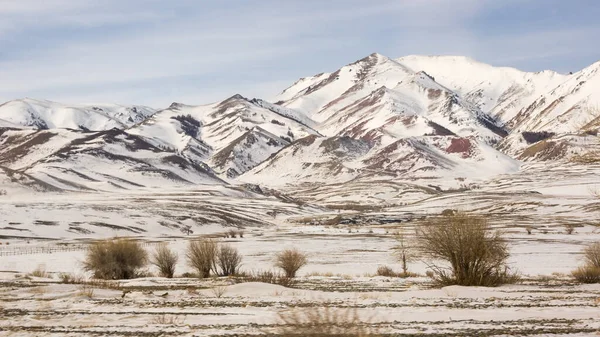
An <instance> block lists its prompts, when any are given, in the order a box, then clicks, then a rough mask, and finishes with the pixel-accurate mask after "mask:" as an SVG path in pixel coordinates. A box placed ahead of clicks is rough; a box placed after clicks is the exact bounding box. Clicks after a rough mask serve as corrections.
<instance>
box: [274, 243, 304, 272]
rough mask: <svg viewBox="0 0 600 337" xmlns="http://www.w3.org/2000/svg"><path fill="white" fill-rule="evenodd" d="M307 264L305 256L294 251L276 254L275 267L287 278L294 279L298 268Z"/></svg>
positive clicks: (289, 250) (288, 250) (287, 250)
mask: <svg viewBox="0 0 600 337" xmlns="http://www.w3.org/2000/svg"><path fill="white" fill-rule="evenodd" d="M307 263H308V259H307V258H306V254H304V253H302V252H300V251H299V250H296V249H286V250H284V251H282V252H280V253H278V254H277V256H276V260H275V266H276V267H278V268H281V269H282V270H283V271H284V273H285V275H286V276H287V277H290V278H291V277H296V273H297V272H298V270H299V269H300V268H302V267H303V266H305V265H306V264H307Z"/></svg>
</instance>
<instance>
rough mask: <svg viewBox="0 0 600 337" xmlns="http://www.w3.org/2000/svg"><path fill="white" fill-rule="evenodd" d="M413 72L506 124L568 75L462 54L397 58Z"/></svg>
mask: <svg viewBox="0 0 600 337" xmlns="http://www.w3.org/2000/svg"><path fill="white" fill-rule="evenodd" d="M396 61H397V62H399V63H401V64H403V65H405V66H406V67H408V68H410V69H412V70H413V71H425V72H427V73H428V74H430V75H431V76H433V78H435V80H436V81H437V82H438V83H440V84H442V85H444V86H446V87H448V88H451V89H452V90H454V91H456V92H457V93H459V94H460V95H461V96H462V97H463V98H464V99H466V100H467V101H469V102H471V103H473V104H475V105H476V106H477V107H479V108H480V109H481V110H482V111H484V112H486V113H488V114H489V115H491V116H492V117H494V118H496V119H498V120H500V121H502V122H504V123H506V126H507V127H508V128H512V127H513V126H514V125H513V123H512V122H511V120H512V119H513V118H514V116H515V115H516V114H517V113H518V111H519V110H520V109H521V108H523V107H526V106H528V105H529V104H531V102H533V100H535V99H537V98H538V97H539V96H540V95H543V94H545V93H547V92H549V91H550V90H552V89H554V88H555V87H556V86H558V85H559V84H561V83H563V82H564V81H566V80H567V79H569V78H570V76H569V75H562V74H559V73H556V72H553V71H542V72H537V73H530V72H523V71H520V70H517V69H514V68H508V67H494V66H491V65H488V64H485V63H481V62H477V61H475V60H473V59H470V58H468V57H464V56H419V55H410V56H405V57H401V58H398V59H396Z"/></svg>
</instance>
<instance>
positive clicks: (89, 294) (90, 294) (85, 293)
mask: <svg viewBox="0 0 600 337" xmlns="http://www.w3.org/2000/svg"><path fill="white" fill-rule="evenodd" d="M78 295H79V296H81V297H85V298H94V287H93V286H92V285H90V284H82V285H81V286H79V293H78Z"/></svg>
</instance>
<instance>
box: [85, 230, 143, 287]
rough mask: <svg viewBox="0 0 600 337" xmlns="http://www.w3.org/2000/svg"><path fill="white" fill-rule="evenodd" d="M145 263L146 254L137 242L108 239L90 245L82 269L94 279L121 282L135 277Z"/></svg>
mask: <svg viewBox="0 0 600 337" xmlns="http://www.w3.org/2000/svg"><path fill="white" fill-rule="evenodd" d="M147 262H148V254H147V253H146V251H145V250H144V248H143V247H142V245H141V244H140V243H139V242H137V241H133V240H127V239H108V240H102V241H97V242H95V243H93V244H91V245H90V247H89V248H88V250H87V253H86V257H85V260H84V262H83V267H84V269H85V270H86V271H89V272H92V273H93V274H94V277H95V278H99V279H104V280H121V279H131V278H135V277H137V275H138V273H139V272H140V269H141V268H143V267H145V266H146V264H147Z"/></svg>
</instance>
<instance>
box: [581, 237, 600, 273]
mask: <svg viewBox="0 0 600 337" xmlns="http://www.w3.org/2000/svg"><path fill="white" fill-rule="evenodd" d="M583 256H584V257H583V258H584V262H585V264H586V265H588V266H594V267H597V268H600V242H595V243H592V244H591V245H589V246H587V247H586V248H585V249H584V250H583Z"/></svg>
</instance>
